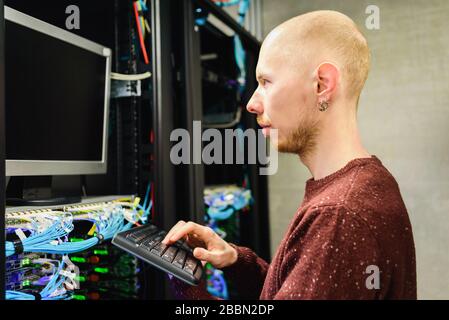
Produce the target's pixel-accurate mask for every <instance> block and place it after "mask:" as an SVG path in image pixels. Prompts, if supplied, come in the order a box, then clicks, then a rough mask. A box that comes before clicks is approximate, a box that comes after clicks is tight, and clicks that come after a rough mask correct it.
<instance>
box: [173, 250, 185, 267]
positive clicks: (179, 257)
mask: <svg viewBox="0 0 449 320" xmlns="http://www.w3.org/2000/svg"><path fill="white" fill-rule="evenodd" d="M186 257H187V252H186V251H185V250H182V249H180V250H179V251H178V253H177V254H176V257H175V259H174V260H173V265H175V266H177V267H178V268H181V269H182V268H183V267H184V262H185V261H186Z"/></svg>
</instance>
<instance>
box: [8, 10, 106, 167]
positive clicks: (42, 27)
mask: <svg viewBox="0 0 449 320" xmlns="http://www.w3.org/2000/svg"><path fill="white" fill-rule="evenodd" d="M4 9H5V10H4V14H5V20H8V21H10V22H13V23H16V24H19V25H22V26H24V27H26V28H30V29H32V30H35V31H38V32H41V33H43V34H45V35H48V36H50V37H53V38H56V39H58V40H61V41H64V42H67V43H69V44H72V45H75V46H77V47H80V48H82V49H85V50H88V51H91V52H93V53H96V54H98V55H100V56H102V57H104V58H105V68H106V71H105V92H104V97H105V99H104V119H103V139H102V141H103V145H102V155H101V160H100V161H79V160H77V161H63V160H57V161H56V160H32V159H29V160H17V159H6V162H5V165H6V168H5V169H6V176H46V175H83V174H104V173H106V171H107V148H108V140H107V139H108V135H107V130H108V121H109V98H110V74H111V50H110V49H109V48H107V47H104V46H102V45H100V44H98V43H95V42H93V41H90V40H87V39H85V38H83V37H80V36H78V35H76V34H73V33H71V32H69V31H66V30H64V29H61V28H59V27H56V26H54V25H51V24H49V23H47V22H44V21H42V20H39V19H36V18H34V17H32V16H29V15H27V14H24V13H22V12H20V11H17V10H15V9H12V8H10V7H7V6H5V7H4ZM5 81H8V79H5ZM5 94H8V93H7V92H6V93H5Z"/></svg>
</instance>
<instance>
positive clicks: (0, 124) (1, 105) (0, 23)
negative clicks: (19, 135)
mask: <svg viewBox="0 0 449 320" xmlns="http://www.w3.org/2000/svg"><path fill="white" fill-rule="evenodd" d="M4 26H5V19H4V11H3V0H0V212H1V213H2V216H1V217H0V300H4V299H5V267H6V263H5V219H4V215H3V214H4V212H5V79H4V71H5V64H4V61H5V59H4V57H5V56H4V50H5V33H4Z"/></svg>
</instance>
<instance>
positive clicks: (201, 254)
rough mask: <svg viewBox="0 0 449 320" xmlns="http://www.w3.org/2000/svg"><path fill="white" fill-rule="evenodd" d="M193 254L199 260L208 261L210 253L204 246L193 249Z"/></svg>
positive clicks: (210, 256)
mask: <svg viewBox="0 0 449 320" xmlns="http://www.w3.org/2000/svg"><path fill="white" fill-rule="evenodd" d="M193 256H194V257H195V258H197V259H199V260H204V261H208V262H209V261H210V259H211V258H212V254H211V253H210V252H209V251H207V250H206V249H204V248H195V249H194V250H193Z"/></svg>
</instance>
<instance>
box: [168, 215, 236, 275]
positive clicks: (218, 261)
mask: <svg viewBox="0 0 449 320" xmlns="http://www.w3.org/2000/svg"><path fill="white" fill-rule="evenodd" d="M180 239H185V240H186V243H187V244H188V245H189V246H190V247H192V248H195V249H194V250H193V256H194V257H195V258H197V259H199V260H201V261H202V262H203V264H204V263H205V262H209V263H210V264H212V265H213V266H214V267H215V268H218V269H220V268H224V267H228V266H230V265H231V264H234V263H235V262H236V261H237V250H235V249H234V248H233V247H232V246H231V245H230V244H229V243H227V242H226V241H224V240H223V239H222V238H220V236H219V235H218V234H216V233H215V232H214V231H213V230H212V229H211V228H209V227H205V226H202V225H199V224H197V223H194V222H192V221H189V222H184V221H182V220H181V221H179V222H178V223H177V224H176V225H175V226H174V227H173V228H171V230H170V231H169V232H168V233H167V235H166V236H165V238H164V240H162V243H164V244H167V245H170V244H172V243H174V242H176V241H178V240H180Z"/></svg>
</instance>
